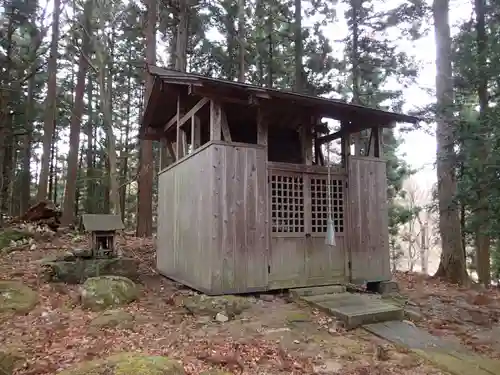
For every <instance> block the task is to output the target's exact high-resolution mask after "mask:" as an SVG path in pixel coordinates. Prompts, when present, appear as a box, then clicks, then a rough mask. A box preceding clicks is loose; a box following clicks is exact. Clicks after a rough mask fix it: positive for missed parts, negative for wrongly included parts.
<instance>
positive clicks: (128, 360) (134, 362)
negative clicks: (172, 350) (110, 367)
mask: <svg viewBox="0 0 500 375" xmlns="http://www.w3.org/2000/svg"><path fill="white" fill-rule="evenodd" d="M110 361H112V362H115V371H114V375H183V374H184V369H183V367H182V366H181V365H180V364H179V363H178V362H176V361H173V360H171V359H170V358H167V357H159V356H148V357H142V356H137V355H128V354H118V355H116V356H113V357H111V358H110Z"/></svg>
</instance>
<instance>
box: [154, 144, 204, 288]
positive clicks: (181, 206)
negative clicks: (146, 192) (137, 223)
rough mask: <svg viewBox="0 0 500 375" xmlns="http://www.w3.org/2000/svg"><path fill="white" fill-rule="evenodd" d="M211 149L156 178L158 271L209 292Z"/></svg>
mask: <svg viewBox="0 0 500 375" xmlns="http://www.w3.org/2000/svg"><path fill="white" fill-rule="evenodd" d="M210 152H211V150H210V147H207V148H204V149H203V150H200V152H198V153H196V154H193V155H192V156H190V157H188V158H186V159H184V160H182V161H181V162H179V163H178V164H176V165H175V166H174V167H172V168H169V169H167V170H165V171H163V172H162V173H161V174H160V175H159V177H158V178H159V196H158V228H159V230H158V237H157V268H158V270H159V271H160V273H162V274H164V275H165V276H168V277H171V278H173V279H175V280H178V281H180V282H183V283H185V284H187V285H190V286H193V287H197V288H201V289H206V290H208V289H210V288H211V281H212V269H213V266H212V264H211V263H210V259H212V247H211V245H212V224H213V218H212V216H211V215H212V210H211V205H210V202H211V200H212V199H213V196H214V194H213V190H212V189H211V184H210V183H207V181H210V180H211V176H212V174H213V168H212V163H211V158H210V156H209V155H210Z"/></svg>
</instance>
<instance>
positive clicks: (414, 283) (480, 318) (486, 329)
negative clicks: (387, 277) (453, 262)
mask: <svg viewBox="0 0 500 375" xmlns="http://www.w3.org/2000/svg"><path fill="white" fill-rule="evenodd" d="M395 279H396V280H397V281H398V283H399V286H400V288H401V292H402V293H403V294H405V295H407V296H408V297H409V299H410V304H414V305H417V306H418V307H419V309H420V311H421V312H422V313H423V315H424V316H425V318H426V319H423V320H422V321H420V322H418V323H417V324H418V325H419V326H422V327H425V328H427V330H428V331H429V332H430V333H432V334H434V335H437V336H445V337H447V338H449V339H451V340H457V341H459V342H461V343H462V344H464V345H466V346H468V347H469V348H470V349H472V350H474V351H476V352H478V353H482V354H486V355H489V356H491V357H494V358H500V289H498V288H494V287H492V288H488V289H485V288H483V287H480V286H477V285H473V286H472V287H470V288H464V287H460V286H458V285H453V284H449V283H446V282H444V281H443V280H440V279H437V278H433V277H430V276H426V275H423V274H417V273H411V272H398V273H396V275H395Z"/></svg>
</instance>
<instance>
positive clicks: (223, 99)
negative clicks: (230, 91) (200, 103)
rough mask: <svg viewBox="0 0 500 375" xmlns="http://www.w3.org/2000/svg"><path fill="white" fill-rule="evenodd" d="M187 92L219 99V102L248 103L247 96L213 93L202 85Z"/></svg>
mask: <svg viewBox="0 0 500 375" xmlns="http://www.w3.org/2000/svg"><path fill="white" fill-rule="evenodd" d="M188 92H189V94H190V95H197V96H203V97H205V98H208V99H213V100H217V101H221V102H228V103H236V104H244V105H248V104H249V98H248V97H245V98H237V97H234V96H230V95H224V94H222V93H220V92H218V93H215V92H213V91H212V90H210V89H207V88H202V87H192V88H191V89H190V90H189V91H188Z"/></svg>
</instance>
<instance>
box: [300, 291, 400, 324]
mask: <svg viewBox="0 0 500 375" xmlns="http://www.w3.org/2000/svg"><path fill="white" fill-rule="evenodd" d="M299 299H300V300H303V301H306V302H308V303H309V304H311V305H313V306H314V307H316V308H319V309H321V310H323V311H325V312H327V313H328V314H331V315H333V316H335V317H336V318H337V319H339V320H341V321H343V322H344V323H345V325H346V328H347V329H353V328H357V327H359V326H362V325H364V324H371V323H378V322H385V321H391V320H402V319H403V318H404V311H403V308H402V307H400V306H396V305H393V304H391V303H387V302H385V301H383V300H382V299H380V297H378V296H374V295H368V294H354V293H337V294H323V295H313V296H300V297H299Z"/></svg>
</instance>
